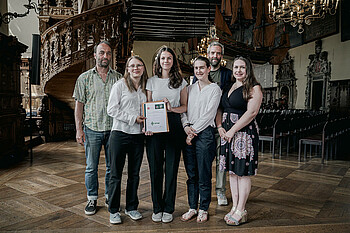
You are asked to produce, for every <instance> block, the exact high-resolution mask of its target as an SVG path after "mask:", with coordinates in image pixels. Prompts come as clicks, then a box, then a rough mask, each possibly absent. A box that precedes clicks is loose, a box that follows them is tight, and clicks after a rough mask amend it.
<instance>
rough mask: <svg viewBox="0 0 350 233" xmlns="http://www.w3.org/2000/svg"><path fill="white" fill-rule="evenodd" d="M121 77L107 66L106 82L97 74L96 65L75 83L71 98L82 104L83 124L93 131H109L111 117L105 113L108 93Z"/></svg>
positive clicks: (111, 121)
mask: <svg viewBox="0 0 350 233" xmlns="http://www.w3.org/2000/svg"><path fill="white" fill-rule="evenodd" d="M121 77H122V75H121V74H120V73H118V72H117V71H114V70H112V69H111V68H109V71H108V73H107V78H106V82H104V81H103V80H102V78H101V77H100V75H99V74H98V72H97V70H96V67H94V68H92V69H90V70H88V71H86V72H84V73H82V74H81V75H80V76H79V77H78V79H77V81H76V83H75V88H74V93H73V98H74V99H75V100H76V101H79V102H81V103H83V104H84V114H83V122H84V123H83V124H84V125H85V126H87V127H88V128H89V129H91V130H94V131H99V132H102V131H109V130H111V128H112V125H113V118H112V117H110V116H108V114H107V105H108V99H109V94H110V92H111V89H112V86H113V84H114V83H115V82H116V81H117V80H118V79H120V78H121Z"/></svg>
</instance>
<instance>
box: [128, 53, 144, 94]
mask: <svg viewBox="0 0 350 233" xmlns="http://www.w3.org/2000/svg"><path fill="white" fill-rule="evenodd" d="M132 59H137V60H139V61H140V62H141V63H142V64H143V67H144V70H143V74H142V75H141V80H140V86H141V89H142V92H143V93H145V94H146V83H147V79H148V75H147V69H146V65H145V63H144V62H143V60H142V58H141V57H139V56H131V57H129V59H128V60H127V61H126V64H125V72H124V79H125V83H126V86H127V87H128V89H129V91H130V92H133V91H137V89H136V87H135V85H134V83H133V82H132V80H131V78H130V73H129V72H128V67H129V63H130V61H131V60H132Z"/></svg>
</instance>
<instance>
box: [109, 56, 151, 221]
mask: <svg viewBox="0 0 350 233" xmlns="http://www.w3.org/2000/svg"><path fill="white" fill-rule="evenodd" d="M147 78H148V76H147V71H146V67H145V63H144V62H143V60H142V59H141V58H140V57H137V56H132V57H130V58H129V59H128V60H127V62H126V67H125V74H124V78H122V79H120V80H118V81H117V82H116V83H115V84H114V85H113V87H112V90H111V94H110V97H109V102H108V107H107V113H108V115H109V116H111V117H113V127H112V131H111V135H110V138H109V140H110V141H109V145H110V156H111V158H110V161H111V176H110V180H109V190H108V204H109V207H108V210H109V212H110V218H109V219H110V223H112V224H119V223H121V222H122V221H121V218H120V213H119V209H120V192H121V180H122V172H123V168H124V164H125V157H126V154H128V180H127V187H126V205H125V214H126V215H128V216H129V217H130V218H131V219H133V220H138V219H141V218H142V215H141V214H140V213H139V212H138V211H137V207H138V204H139V200H138V197H137V189H138V186H139V181H140V176H139V173H140V167H141V162H142V158H143V152H144V135H143V133H142V131H141V130H142V126H143V122H144V119H145V118H144V117H143V116H141V104H142V103H143V102H146V100H147V97H146V82H147Z"/></svg>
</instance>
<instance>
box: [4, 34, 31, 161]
mask: <svg viewBox="0 0 350 233" xmlns="http://www.w3.org/2000/svg"><path fill="white" fill-rule="evenodd" d="M26 49H27V46H25V45H24V44H22V43H20V42H18V40H17V38H16V37H14V36H6V35H4V34H2V33H0V51H1V52H0V83H1V85H0V148H1V150H0V167H3V166H6V165H9V164H8V163H11V162H16V161H18V160H20V159H21V158H23V156H24V152H25V147H24V136H23V131H24V128H23V125H24V118H25V111H24V109H23V108H22V105H21V103H22V98H21V94H20V91H21V90H20V64H21V54H22V53H23V52H25V51H26Z"/></svg>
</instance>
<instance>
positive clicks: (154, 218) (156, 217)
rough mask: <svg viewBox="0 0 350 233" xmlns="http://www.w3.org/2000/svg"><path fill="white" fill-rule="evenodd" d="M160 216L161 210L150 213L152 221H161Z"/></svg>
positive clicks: (161, 214)
mask: <svg viewBox="0 0 350 233" xmlns="http://www.w3.org/2000/svg"><path fill="white" fill-rule="evenodd" d="M162 217H163V212H159V213H157V214H155V213H153V214H152V221H153V222H160V221H162Z"/></svg>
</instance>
